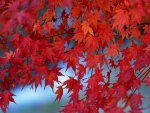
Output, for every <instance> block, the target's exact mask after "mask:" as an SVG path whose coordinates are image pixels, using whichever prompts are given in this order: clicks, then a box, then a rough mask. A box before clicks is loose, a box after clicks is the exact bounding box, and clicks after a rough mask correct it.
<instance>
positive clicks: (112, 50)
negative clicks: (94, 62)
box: [107, 44, 119, 57]
mask: <svg viewBox="0 0 150 113" xmlns="http://www.w3.org/2000/svg"><path fill="white" fill-rule="evenodd" d="M118 49H119V47H117V45H116V44H111V45H110V47H109V48H107V55H109V56H111V57H114V56H115V55H116V56H118Z"/></svg>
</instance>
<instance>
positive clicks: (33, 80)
mask: <svg viewBox="0 0 150 113" xmlns="http://www.w3.org/2000/svg"><path fill="white" fill-rule="evenodd" d="M42 79H43V78H42V76H41V75H38V76H36V75H34V77H33V79H32V80H31V81H30V83H31V84H33V83H35V91H36V89H37V87H38V85H39V84H40V85H41V86H42V84H41V81H42Z"/></svg>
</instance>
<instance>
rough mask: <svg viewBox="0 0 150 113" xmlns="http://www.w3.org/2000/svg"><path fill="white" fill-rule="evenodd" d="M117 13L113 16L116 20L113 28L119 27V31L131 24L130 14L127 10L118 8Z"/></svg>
mask: <svg viewBox="0 0 150 113" xmlns="http://www.w3.org/2000/svg"><path fill="white" fill-rule="evenodd" d="M116 13H117V14H116V15H115V16H114V17H113V19H115V22H114V23H113V28H114V27H117V28H118V30H119V31H121V30H122V29H123V27H124V25H126V26H127V27H128V26H129V14H128V12H127V11H126V10H116Z"/></svg>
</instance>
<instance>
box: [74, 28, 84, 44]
mask: <svg viewBox="0 0 150 113" xmlns="http://www.w3.org/2000/svg"><path fill="white" fill-rule="evenodd" d="M72 39H75V41H78V44H79V43H81V42H82V41H83V40H84V32H83V30H76V31H75V35H74V36H73V38H72Z"/></svg>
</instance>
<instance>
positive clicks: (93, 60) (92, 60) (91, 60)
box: [84, 54, 100, 70]
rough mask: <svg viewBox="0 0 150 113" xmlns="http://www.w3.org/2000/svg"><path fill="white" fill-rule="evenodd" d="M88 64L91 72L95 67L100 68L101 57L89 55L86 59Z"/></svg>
mask: <svg viewBox="0 0 150 113" xmlns="http://www.w3.org/2000/svg"><path fill="white" fill-rule="evenodd" d="M84 61H85V62H87V63H86V66H85V67H89V70H91V69H92V67H93V66H94V68H96V69H97V68H98V63H99V61H100V60H99V55H94V56H92V55H90V54H88V56H87V57H86V58H85V60H84Z"/></svg>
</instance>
